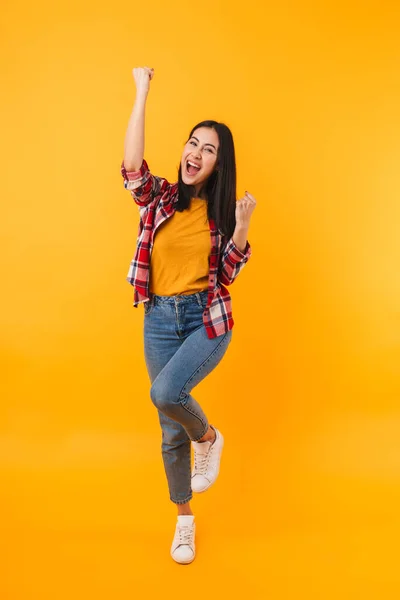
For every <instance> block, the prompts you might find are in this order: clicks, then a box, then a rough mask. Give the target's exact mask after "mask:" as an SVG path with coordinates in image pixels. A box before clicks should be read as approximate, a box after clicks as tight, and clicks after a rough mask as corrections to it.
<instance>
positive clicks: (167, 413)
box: [144, 290, 232, 504]
mask: <svg viewBox="0 0 400 600" xmlns="http://www.w3.org/2000/svg"><path fill="white" fill-rule="evenodd" d="M207 294H208V292H207V291H206V290H204V291H201V292H196V293H194V294H188V295H182V296H158V295H155V294H153V295H152V296H151V299H150V300H149V301H148V302H146V304H145V305H144V351H145V361H146V366H147V370H148V373H149V377H150V381H151V384H152V385H151V389H150V397H151V400H152V402H153V404H154V405H155V407H156V408H157V410H158V418H159V422H160V425H161V432H162V442H161V452H162V458H163V462H164V468H165V473H166V476H167V480H168V488H169V495H170V500H171V501H172V502H174V503H176V504H184V503H185V502H189V500H191V498H192V489H191V441H195V442H197V441H198V440H199V439H200V438H202V437H203V435H204V434H205V433H206V431H207V430H208V426H209V423H208V419H207V417H206V415H205V414H204V412H203V410H202V408H201V406H200V405H199V404H198V402H197V401H196V400H195V399H194V398H193V396H192V395H191V393H190V392H191V390H192V389H193V388H194V387H195V386H196V385H197V384H198V383H200V381H202V380H203V379H204V378H205V377H206V376H207V375H208V374H209V373H211V371H212V370H213V369H214V368H215V367H216V366H217V364H218V363H219V362H220V361H221V359H222V357H223V356H224V354H225V352H226V350H227V348H228V345H229V342H230V341H231V338H232V330H230V331H228V332H227V333H225V334H223V335H221V336H218V337H216V338H213V339H209V338H208V337H207V332H206V328H205V327H204V323H203V317H202V315H203V312H204V309H205V307H206V304H207Z"/></svg>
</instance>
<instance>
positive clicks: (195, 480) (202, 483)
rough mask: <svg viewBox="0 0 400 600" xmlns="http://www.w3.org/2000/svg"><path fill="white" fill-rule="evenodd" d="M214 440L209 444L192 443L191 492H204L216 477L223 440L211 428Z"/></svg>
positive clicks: (218, 433)
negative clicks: (214, 435) (214, 436)
mask: <svg viewBox="0 0 400 600" xmlns="http://www.w3.org/2000/svg"><path fill="white" fill-rule="evenodd" d="M213 429H214V430H215V433H216V438H215V440H214V442H213V443H211V442H192V446H193V449H194V467H193V470H192V490H193V491H194V492H198V493H199V492H205V491H206V490H208V488H209V487H210V485H212V484H213V483H214V481H215V480H216V479H217V477H218V473H219V465H220V461H221V453H222V448H223V446H224V438H223V436H222V434H221V433H220V432H219V431H218V429H216V428H215V427H213Z"/></svg>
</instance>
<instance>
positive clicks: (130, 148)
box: [124, 67, 154, 171]
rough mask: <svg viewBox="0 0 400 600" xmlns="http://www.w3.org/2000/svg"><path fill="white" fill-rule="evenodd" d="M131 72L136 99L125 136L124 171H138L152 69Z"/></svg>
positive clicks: (152, 74)
mask: <svg viewBox="0 0 400 600" xmlns="http://www.w3.org/2000/svg"><path fill="white" fill-rule="evenodd" d="M132 73H133V77H134V80H135V84H136V99H135V104H134V106H133V110H132V113H131V116H130V118H129V123H128V129H127V131H126V136H125V150H124V167H125V169H126V171H139V169H140V167H141V166H142V162H143V156H144V126H145V110H146V100H147V95H148V93H149V89H150V81H151V80H152V79H153V77H154V69H149V68H148V67H138V68H135V69H133V70H132Z"/></svg>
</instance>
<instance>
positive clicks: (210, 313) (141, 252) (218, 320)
mask: <svg viewBox="0 0 400 600" xmlns="http://www.w3.org/2000/svg"><path fill="white" fill-rule="evenodd" d="M121 174H122V177H123V178H124V187H125V189H127V190H129V191H130V193H131V195H132V197H133V199H134V201H135V203H136V204H137V205H138V206H139V214H140V221H139V229H138V238H137V246H136V253H135V256H134V258H133V259H132V262H131V264H130V268H129V272H128V275H127V277H126V279H127V281H128V282H129V283H130V284H131V285H133V286H134V288H135V290H134V302H133V306H134V307H135V308H137V307H138V304H140V303H142V302H147V301H149V300H150V291H149V270H150V259H151V251H152V248H153V243H154V235H155V232H156V229H157V228H158V227H159V226H160V225H161V223H162V222H163V221H165V219H168V217H171V216H172V215H173V214H174V212H175V202H176V200H177V199H178V183H173V184H171V183H168V181H167V180H166V179H163V178H162V177H157V176H156V175H152V174H151V173H150V170H149V167H148V165H147V162H146V161H145V160H143V162H142V166H141V167H140V169H139V171H126V169H125V167H124V162H123V161H122V164H121ZM209 225H210V238H211V254H210V256H209V267H210V270H209V276H208V299H207V306H206V308H205V310H204V312H203V322H204V326H205V328H206V331H207V336H208V337H209V338H210V339H212V338H214V337H217V336H219V335H223V334H224V333H226V332H227V331H229V330H230V329H232V327H233V325H234V320H233V317H232V299H231V296H230V294H229V292H228V290H227V289H226V287H225V286H227V285H231V284H232V283H233V282H234V280H235V279H236V277H237V276H238V275H239V273H240V271H241V270H242V268H243V267H244V265H245V264H246V263H247V261H248V260H249V258H250V256H251V247H250V244H249V242H248V241H246V248H245V250H244V252H241V251H240V250H239V248H237V246H236V244H235V242H234V241H233V239H232V238H230V239H229V240H226V236H224V235H222V232H221V231H220V230H219V229H217V227H216V224H215V222H214V220H213V219H209Z"/></svg>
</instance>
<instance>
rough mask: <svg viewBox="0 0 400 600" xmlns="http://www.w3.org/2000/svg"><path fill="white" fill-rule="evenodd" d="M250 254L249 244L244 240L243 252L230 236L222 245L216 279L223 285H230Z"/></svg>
mask: <svg viewBox="0 0 400 600" xmlns="http://www.w3.org/2000/svg"><path fill="white" fill-rule="evenodd" d="M250 256H251V246H250V243H249V242H248V241H246V247H245V249H244V252H241V251H240V250H239V248H238V247H237V246H236V244H235V242H234V241H233V238H230V240H229V241H228V243H227V244H226V246H225V247H224V249H223V251H222V255H221V259H220V265H219V269H218V279H219V281H220V282H221V283H222V284H223V285H232V283H233V282H234V281H235V279H236V277H237V276H238V275H239V273H240V271H241V270H242V269H243V267H244V266H245V264H246V263H247V262H248V260H249V259H250Z"/></svg>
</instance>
